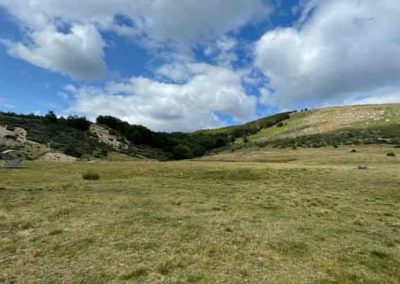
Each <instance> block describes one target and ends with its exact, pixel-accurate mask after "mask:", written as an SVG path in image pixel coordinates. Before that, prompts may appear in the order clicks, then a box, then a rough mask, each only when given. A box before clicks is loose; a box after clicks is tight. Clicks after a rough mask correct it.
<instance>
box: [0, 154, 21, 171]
mask: <svg viewBox="0 0 400 284" xmlns="http://www.w3.org/2000/svg"><path fill="white" fill-rule="evenodd" d="M1 158H2V159H3V167H5V168H23V167H24V166H25V155H24V154H23V153H22V152H20V151H16V150H6V151H4V152H2V153H1Z"/></svg>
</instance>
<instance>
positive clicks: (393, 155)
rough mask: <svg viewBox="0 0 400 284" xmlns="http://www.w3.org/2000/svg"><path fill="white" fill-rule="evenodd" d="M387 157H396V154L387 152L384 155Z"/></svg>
mask: <svg viewBox="0 0 400 284" xmlns="http://www.w3.org/2000/svg"><path fill="white" fill-rule="evenodd" d="M386 156H388V157H396V154H395V153H394V152H389V153H387V154H386Z"/></svg>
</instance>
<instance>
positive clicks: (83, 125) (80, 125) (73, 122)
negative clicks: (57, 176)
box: [67, 116, 90, 131]
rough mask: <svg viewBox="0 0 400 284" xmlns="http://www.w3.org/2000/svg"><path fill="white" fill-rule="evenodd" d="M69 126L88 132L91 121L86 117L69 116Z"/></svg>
mask: <svg viewBox="0 0 400 284" xmlns="http://www.w3.org/2000/svg"><path fill="white" fill-rule="evenodd" d="M67 125H68V126H70V127H73V128H75V129H78V130H82V131H87V130H89V128H90V121H88V120H87V119H86V117H79V116H69V117H68V118H67Z"/></svg>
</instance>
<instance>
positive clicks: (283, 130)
mask: <svg viewBox="0 0 400 284" xmlns="http://www.w3.org/2000/svg"><path fill="white" fill-rule="evenodd" d="M253 123H255V122H253ZM249 124H250V125H251V124H252V123H249ZM243 140H244V139H243V138H242V139H237V141H236V145H242V144H246V143H244V142H245V141H243ZM247 140H248V141H249V142H248V143H250V144H252V145H254V144H255V145H261V146H262V145H267V144H271V145H274V146H280V147H286V146H308V147H320V146H326V145H333V146H335V145H340V144H346V145H349V144H373V143H391V144H400V104H385V105H361V106H344V107H331V108H321V109H315V110H302V111H297V112H292V113H290V114H289V118H287V119H285V120H283V121H280V122H279V123H276V124H275V125H273V126H271V127H263V128H261V129H259V130H258V131H257V132H256V133H249V135H248V136H247Z"/></svg>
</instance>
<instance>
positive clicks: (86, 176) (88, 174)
mask: <svg viewBox="0 0 400 284" xmlns="http://www.w3.org/2000/svg"><path fill="white" fill-rule="evenodd" d="M82 178H83V179H84V180H98V179H100V175H99V174H98V173H95V172H90V171H89V172H86V173H83V174H82Z"/></svg>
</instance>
